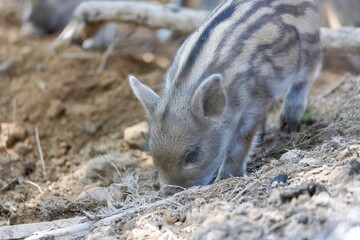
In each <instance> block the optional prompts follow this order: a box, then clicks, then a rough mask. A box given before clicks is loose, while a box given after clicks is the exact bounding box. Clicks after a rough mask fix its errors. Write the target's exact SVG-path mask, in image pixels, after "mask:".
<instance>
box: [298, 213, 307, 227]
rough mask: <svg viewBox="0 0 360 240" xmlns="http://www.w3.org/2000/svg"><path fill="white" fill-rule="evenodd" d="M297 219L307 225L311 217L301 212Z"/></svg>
mask: <svg viewBox="0 0 360 240" xmlns="http://www.w3.org/2000/svg"><path fill="white" fill-rule="evenodd" d="M297 221H298V223H301V224H304V225H305V224H308V223H309V217H308V216H306V215H304V214H301V215H300V216H298V217H297Z"/></svg>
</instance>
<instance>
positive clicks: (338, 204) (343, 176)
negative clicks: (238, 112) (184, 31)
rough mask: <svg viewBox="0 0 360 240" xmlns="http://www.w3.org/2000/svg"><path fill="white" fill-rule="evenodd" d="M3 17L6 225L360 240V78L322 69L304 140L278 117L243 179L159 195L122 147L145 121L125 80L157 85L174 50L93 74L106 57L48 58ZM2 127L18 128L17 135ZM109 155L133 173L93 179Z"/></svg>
mask: <svg viewBox="0 0 360 240" xmlns="http://www.w3.org/2000/svg"><path fill="white" fill-rule="evenodd" d="M0 16H1V17H0V124H1V126H2V132H1V136H2V140H4V139H5V140H6V141H0V226H9V225H15V224H23V223H34V222H43V221H53V220H57V219H65V218H72V217H77V216H84V215H85V214H84V212H91V216H97V217H98V218H104V217H105V216H109V215H112V214H115V213H117V214H123V215H121V218H119V219H116V221H112V222H111V224H109V225H108V226H104V225H96V227H94V228H93V229H92V230H91V231H89V233H88V234H86V238H87V239H99V237H100V236H101V237H104V236H107V237H108V238H109V239H112V238H114V239H188V238H191V239H239V238H241V239H359V236H360V227H359V226H360V217H359V216H360V208H359V206H360V205H359V204H360V187H359V186H360V156H359V155H360V109H359V107H360V77H356V76H352V75H349V74H348V75H344V74H343V73H337V74H334V73H329V72H324V73H323V74H322V76H321V78H320V80H319V81H318V82H317V83H316V84H315V85H314V88H313V89H312V93H311V96H310V103H309V109H311V111H309V112H308V118H307V119H304V121H303V123H302V125H301V128H300V131H299V132H296V133H292V134H285V133H281V132H280V131H279V130H278V125H277V122H278V112H277V111H276V110H277V109H274V112H273V113H272V114H271V116H270V117H269V123H268V130H267V134H266V136H265V139H264V142H263V143H262V144H261V145H260V146H259V148H258V149H257V151H256V153H255V154H254V156H253V157H252V161H251V163H250V164H249V172H248V174H247V176H246V177H243V178H232V179H227V180H224V181H221V182H219V183H216V184H213V185H210V186H205V187H194V188H191V189H187V190H184V191H183V192H181V193H178V194H176V195H174V196H171V197H168V198H165V197H163V196H160V195H159V194H158V190H159V186H158V180H157V173H156V170H155V168H154V166H153V164H152V160H151V157H150V156H149V155H148V154H147V153H146V152H144V151H141V150H136V149H131V148H130V147H129V146H128V145H127V144H125V143H124V140H123V131H124V129H125V128H126V127H129V126H132V125H134V124H136V123H138V122H141V121H143V120H144V115H143V111H142V108H141V106H140V104H139V103H138V102H137V100H136V99H135V98H134V97H133V95H132V94H131V92H130V89H129V85H128V82H127V76H128V75H129V74H135V75H136V76H138V77H139V78H140V79H141V80H142V81H144V82H145V83H146V84H148V85H150V86H151V87H153V88H155V89H159V84H160V83H161V78H162V75H163V73H164V71H165V68H166V66H167V64H168V62H169V58H171V56H172V54H173V50H170V49H174V47H173V46H167V47H168V48H165V49H169V50H168V51H167V53H166V56H164V54H162V55H161V54H160V52H164V47H163V48H162V49H161V50H162V51H158V52H156V51H155V53H154V55H149V54H145V55H144V51H142V50H141V49H140V50H139V47H135V48H134V50H133V51H132V50H131V49H130V48H129V47H126V49H125V48H118V49H117V50H116V51H115V52H114V53H113V54H111V55H110V58H109V60H108V64H107V66H106V68H105V70H104V71H103V72H102V73H100V74H99V75H95V76H91V75H89V71H91V70H93V69H95V68H96V67H97V66H98V65H99V63H100V61H101V57H102V51H84V50H82V49H81V48H80V47H78V46H76V45H68V46H64V47H62V48H61V49H58V50H57V51H56V52H51V51H49V50H48V49H47V48H46V47H47V45H48V44H49V43H51V41H52V40H53V37H49V38H42V39H37V38H30V37H24V36H22V35H21V32H20V30H19V28H20V26H19V21H18V20H16V18H14V12H11V11H10V12H6V13H5V14H2V15H0ZM155 49H156V48H155ZM125 50H126V51H125ZM36 128H38V130H39V139H40V143H41V148H42V151H43V154H44V161H45V171H44V169H43V167H42V164H41V161H40V156H39V152H38V148H37V143H36V138H35V129H36ZM4 129H15V130H14V131H15V132H16V133H15V134H13V135H12V139H8V138H7V137H6V134H5V132H6V131H5V130H4ZM0 140H1V138H0ZM111 154H120V155H119V156H123V154H126V156H128V159H132V160H131V161H130V163H126V164H125V163H123V165H121V166H125V167H126V168H127V170H124V168H125V167H124V168H120V167H119V169H116V170H117V171H119V172H117V171H114V168H113V167H110V168H111V169H112V170H109V169H107V170H104V169H101V170H103V172H96V173H95V174H93V178H91V179H90V177H89V174H87V173H86V171H87V169H89V162H90V160H91V159H93V158H95V157H100V159H101V156H103V155H105V156H108V157H111V156H115V157H114V158H115V159H118V158H120V157H117V156H118V155H111ZM96 161H100V160H96ZM126 161H128V160H126ZM108 165H109V164H108ZM109 171H112V172H111V173H110V172H109ZM113 172H115V174H113ZM94 176H95V177H94ZM89 179H90V180H89ZM113 182H116V183H118V184H119V186H120V187H121V188H120V189H121V190H120V194H119V195H118V196H117V197H118V198H117V201H113V202H112V203H110V201H107V202H106V201H105V203H99V202H94V201H85V200H81V199H80V200H79V199H78V196H79V195H80V193H82V192H84V191H85V190H89V189H92V188H94V187H107V186H109V185H110V184H112V183H113ZM283 182H284V183H283ZM88 218H90V219H91V217H89V216H88ZM98 218H96V219H98ZM0 234H1V228H0ZM84 238H85V237H84Z"/></svg>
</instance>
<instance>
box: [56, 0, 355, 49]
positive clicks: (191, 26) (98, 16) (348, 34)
mask: <svg viewBox="0 0 360 240" xmlns="http://www.w3.org/2000/svg"><path fill="white" fill-rule="evenodd" d="M208 14H209V12H207V11H196V10H191V9H187V8H181V7H173V6H168V5H161V4H153V3H139V2H136V3H134V2H126V1H124V2H111V1H109V2H107V1H105V2H104V1H102V2H83V3H81V4H80V5H79V6H78V7H77V8H76V10H75V12H74V18H73V20H72V21H71V22H70V23H69V25H68V26H67V27H66V28H65V30H64V31H63V32H62V33H61V34H60V36H59V37H58V38H57V39H56V40H55V41H54V42H53V44H52V45H51V46H50V47H51V48H56V47H57V46H59V45H62V44H63V43H65V42H69V41H83V40H85V39H86V38H88V37H90V36H91V35H93V34H94V33H95V32H96V31H97V30H98V29H99V28H100V27H101V25H102V24H103V23H105V22H109V21H116V22H121V23H128V24H135V25H140V26H146V27H148V28H151V29H159V28H167V29H170V30H171V31H173V32H176V33H178V34H183V35H186V34H190V33H191V32H193V31H195V30H196V29H197V28H198V27H199V26H200V24H201V23H202V22H203V21H204V19H205V18H206V16H207V15H208ZM321 42H322V46H323V48H324V50H325V52H328V53H331V54H337V55H339V54H360V28H339V29H328V28H322V29H321Z"/></svg>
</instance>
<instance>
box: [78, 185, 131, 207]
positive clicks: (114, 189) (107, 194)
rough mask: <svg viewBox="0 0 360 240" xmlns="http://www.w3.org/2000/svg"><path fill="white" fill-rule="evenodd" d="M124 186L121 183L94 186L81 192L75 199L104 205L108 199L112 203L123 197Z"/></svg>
mask: <svg viewBox="0 0 360 240" xmlns="http://www.w3.org/2000/svg"><path fill="white" fill-rule="evenodd" d="M125 191H126V187H124V186H123V185H122V184H117V183H114V184H111V185H110V186H109V187H95V188H91V189H89V190H86V191H84V192H82V193H81V194H80V195H79V196H78V198H77V200H81V201H90V202H94V203H98V204H102V205H106V204H107V202H108V201H110V202H112V203H116V202H120V201H122V200H124V199H125Z"/></svg>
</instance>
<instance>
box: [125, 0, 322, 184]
mask: <svg viewBox="0 0 360 240" xmlns="http://www.w3.org/2000/svg"><path fill="white" fill-rule="evenodd" d="M319 41H320V40H319V13H318V8H317V7H316V5H315V4H314V2H313V1H311V0H228V1H224V2H223V3H222V4H220V5H219V6H218V7H217V8H216V9H215V10H214V11H213V12H212V13H211V14H210V15H209V16H208V17H207V19H206V20H205V21H204V23H203V24H202V25H201V26H200V27H199V28H198V30H196V31H195V32H194V33H193V34H191V35H190V36H189V37H188V39H187V40H186V41H185V42H184V44H183V45H182V46H181V48H180V49H179V50H178V52H177V54H176V57H175V59H174V61H173V63H172V65H171V66H170V67H169V69H168V71H167V73H166V74H165V77H164V78H165V79H164V84H163V91H162V93H161V95H160V96H159V95H158V94H156V93H155V92H154V91H153V90H151V89H150V88H149V87H147V86H145V85H144V84H142V83H141V82H140V81H139V80H137V79H136V78H135V77H134V76H130V77H129V82H130V85H131V88H132V90H133V92H134V94H135V96H136V97H137V98H138V99H139V100H140V102H141V103H142V105H143V106H144V108H145V112H146V116H147V121H148V126H149V150H150V153H151V154H152V156H153V158H154V163H155V165H156V167H157V169H158V171H159V179H160V183H161V185H176V186H182V187H189V186H193V185H206V184H209V183H211V182H213V181H214V180H219V179H224V178H227V177H230V176H242V175H244V174H245V172H246V163H247V161H248V158H249V152H250V151H251V149H252V147H253V145H254V142H255V139H256V136H257V134H258V133H259V131H260V129H261V126H262V124H263V123H264V122H265V121H266V116H267V114H268V112H269V110H270V108H271V106H272V105H273V104H274V102H275V101H277V100H278V99H280V98H282V96H284V102H283V105H282V109H281V119H280V124H281V129H283V130H286V131H292V130H294V129H295V127H296V126H297V124H298V122H299V120H300V118H301V116H302V114H303V112H304V110H305V107H306V104H307V95H308V91H309V88H310V87H311V85H312V83H313V82H314V80H315V79H316V78H317V76H318V74H319V71H320V69H321V46H320V43H319ZM283 93H286V94H285V95H284V94H283Z"/></svg>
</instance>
